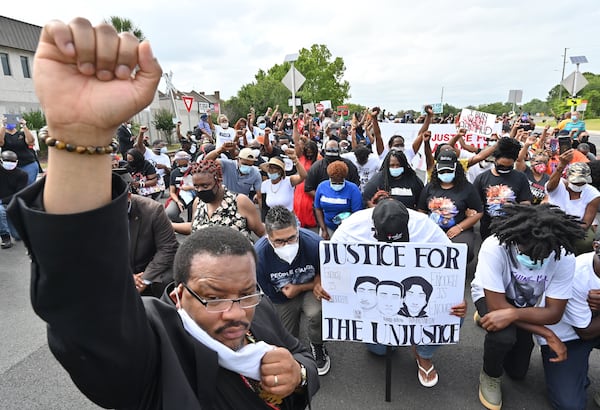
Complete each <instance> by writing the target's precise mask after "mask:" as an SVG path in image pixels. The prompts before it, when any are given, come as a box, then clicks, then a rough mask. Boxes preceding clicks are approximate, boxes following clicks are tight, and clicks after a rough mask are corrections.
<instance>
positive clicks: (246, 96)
mask: <svg viewBox="0 0 600 410" xmlns="http://www.w3.org/2000/svg"><path fill="white" fill-rule="evenodd" d="M331 59H332V56H331V52H330V51H329V50H328V49H327V47H326V46H325V45H317V44H315V45H313V46H312V47H311V48H310V49H305V48H303V49H302V50H300V52H299V56H298V60H297V61H296V62H295V63H294V65H295V67H296V69H297V70H298V71H300V72H301V73H302V75H303V76H304V77H305V78H306V81H305V82H304V84H303V85H302V87H301V88H300V90H299V91H298V93H296V97H297V98H300V99H301V100H302V102H303V103H308V102H318V101H321V100H331V104H332V106H333V107H335V106H337V105H341V104H342V103H343V101H344V100H345V99H347V98H349V97H350V94H349V90H350V85H349V83H348V82H347V81H343V80H342V77H343V75H344V71H345V70H346V67H345V66H344V61H343V60H342V59H341V58H340V57H336V58H335V59H333V61H331ZM290 67H291V64H290V63H283V64H276V65H274V66H273V67H271V68H270V69H268V70H267V71H266V72H265V71H264V70H262V69H261V70H259V71H258V73H257V74H256V75H255V76H254V78H255V81H254V82H252V83H250V84H245V85H243V86H242V87H241V88H240V90H239V91H238V93H237V95H236V96H235V97H232V98H230V99H229V100H228V101H226V102H225V103H224V105H223V111H224V112H225V113H226V114H227V115H228V116H229V117H230V120H233V121H235V120H234V119H237V118H239V117H245V116H246V115H247V113H248V112H249V110H250V107H254V109H255V110H256V115H257V116H259V115H262V114H263V113H264V112H265V111H266V110H267V108H268V107H272V108H274V107H275V106H276V105H279V107H280V111H283V112H290V111H291V108H290V107H289V106H288V99H289V98H290V97H291V94H292V93H291V91H289V90H288V89H287V88H286V87H285V86H284V85H283V83H282V82H281V80H282V79H283V77H284V76H285V75H286V73H287V72H288V71H289V69H290Z"/></svg>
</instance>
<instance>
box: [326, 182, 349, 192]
mask: <svg viewBox="0 0 600 410" xmlns="http://www.w3.org/2000/svg"><path fill="white" fill-rule="evenodd" d="M329 186H330V187H331V189H333V190H334V191H336V192H337V191H341V190H342V189H344V187H345V186H346V180H344V181H343V182H341V183H339V182H332V181H331V180H330V181H329Z"/></svg>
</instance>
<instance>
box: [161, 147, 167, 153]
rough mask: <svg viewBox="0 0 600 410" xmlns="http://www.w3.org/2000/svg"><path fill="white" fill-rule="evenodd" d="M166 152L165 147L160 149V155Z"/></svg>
mask: <svg viewBox="0 0 600 410" xmlns="http://www.w3.org/2000/svg"><path fill="white" fill-rule="evenodd" d="M167 152H168V151H167V147H162V148H161V149H160V153H161V154H166V153H167Z"/></svg>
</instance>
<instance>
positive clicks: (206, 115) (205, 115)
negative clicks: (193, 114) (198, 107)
mask: <svg viewBox="0 0 600 410" xmlns="http://www.w3.org/2000/svg"><path fill="white" fill-rule="evenodd" d="M207 118H208V114H202V115H201V116H200V119H201V120H205V119H207Z"/></svg>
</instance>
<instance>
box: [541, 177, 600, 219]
mask: <svg viewBox="0 0 600 410" xmlns="http://www.w3.org/2000/svg"><path fill="white" fill-rule="evenodd" d="M547 185H548V183H547V182H546V191H547V192H548V188H547ZM599 196H600V192H599V191H598V190H597V189H596V188H594V187H593V186H591V185H590V184H585V185H584V186H583V191H581V195H580V196H579V198H578V199H569V191H567V187H566V186H565V180H564V179H561V180H560V182H559V183H558V185H557V186H556V189H555V190H554V191H552V192H548V202H549V203H551V204H552V205H556V206H558V207H559V208H560V209H562V210H563V211H565V212H566V213H567V214H569V215H573V216H576V217H578V218H579V219H583V215H585V208H586V207H587V205H588V204H589V203H590V202H591V201H592V200H594V199H595V198H597V197H599Z"/></svg>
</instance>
